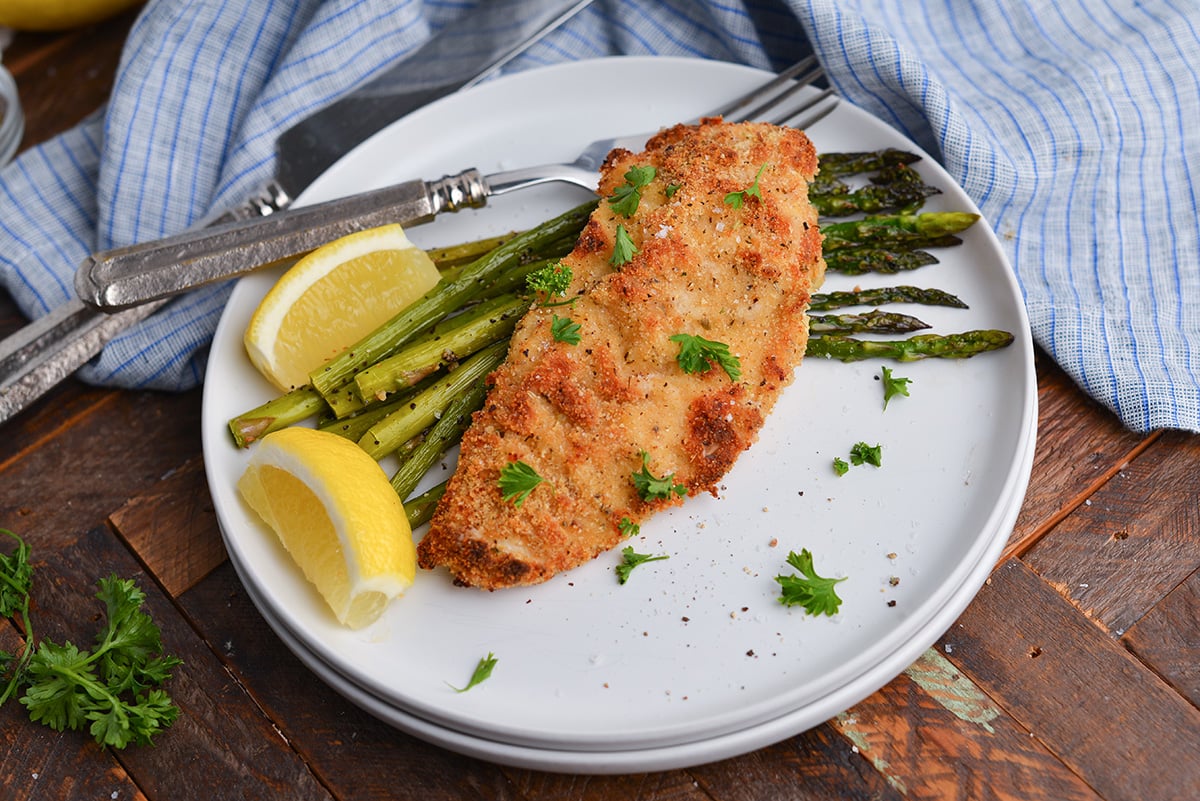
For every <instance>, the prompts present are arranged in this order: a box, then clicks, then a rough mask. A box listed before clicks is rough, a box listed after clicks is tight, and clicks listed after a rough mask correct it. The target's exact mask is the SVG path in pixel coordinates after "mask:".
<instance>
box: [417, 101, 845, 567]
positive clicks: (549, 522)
mask: <svg viewBox="0 0 1200 801" xmlns="http://www.w3.org/2000/svg"><path fill="white" fill-rule="evenodd" d="M647 167H653V168H654V169H653V172H652V173H651V172H650V171H648V170H646V169H645V168H647ZM633 168H637V169H636V170H634V171H632V172H631V170H632V169H633ZM816 169H817V157H816V152H815V150H814V149H813V146H812V144H811V143H810V141H809V140H808V138H807V137H806V136H805V135H804V134H803V133H801V132H799V131H796V130H792V129H787V128H781V127H777V126H772V125H768V124H765V123H724V122H721V121H720V120H716V119H713V120H705V121H703V122H702V123H701V124H699V125H697V126H682V125H680V126H675V127H673V128H670V129H667V130H664V131H662V132H661V133H659V134H658V135H657V136H655V137H654V138H652V139H651V140H650V141H649V142H648V143H647V145H646V149H645V151H644V152H642V153H636V154H635V153H630V152H628V151H623V150H618V151H614V152H613V153H611V154H610V155H609V157H608V160H607V161H606V163H605V165H604V167H603V168H602V170H601V180H600V189H599V192H600V195H601V196H602V197H603V198H606V199H605V200H601V202H600V204H599V206H598V208H597V210H596V211H595V213H594V214H593V215H592V217H591V219H590V220H589V222H588V224H587V226H586V228H585V230H584V232H583V234H582V236H581V237H580V239H579V242H578V244H577V246H576V248H575V250H574V251H573V252H572V253H571V254H570V255H569V256H567V257H565V258H564V259H563V260H562V261H563V263H564V264H565V265H568V266H569V267H570V268H571V270H572V274H573V280H572V283H571V286H570V289H569V290H568V297H569V298H573V299H574V302H573V303H571V304H570V305H550V304H546V303H543V304H539V305H535V306H534V307H533V308H532V309H531V311H530V312H529V313H528V314H527V315H526V316H525V318H524V319H523V320H522V321H521V323H520V324H519V325H518V327H517V330H516V332H515V333H514V335H513V338H512V344H511V346H510V349H509V353H508V357H507V360H506V361H505V363H504V364H503V365H502V366H501V367H500V368H498V369H497V370H496V371H495V372H494V373H493V374H492V376H491V377H490V378H489V381H490V383H491V387H490V390H489V394H488V397H487V400H486V402H485V404H484V407H483V408H482V409H481V410H480V411H479V412H477V413H476V414H475V417H474V420H473V422H472V424H471V427H470V428H469V429H468V431H467V432H466V434H465V435H464V437H463V441H462V446H461V452H460V456H459V462H458V468H457V469H456V471H455V473H454V475H453V476H452V477H451V479H450V481H449V484H448V486H447V488H446V492H445V495H444V496H443V498H442V500H441V502H440V503H439V505H438V509H437V512H436V514H435V515H434V518H433V520H432V522H431V524H430V529H429V532H428V534H427V535H426V536H425V537H424V538H423V539H422V541H421V542H420V544H419V547H418V555H419V563H420V565H421V566H422V567H424V568H434V567H439V566H444V567H446V568H448V569H449V571H450V573H451V575H453V577H454V578H455V580H456V581H457V582H459V583H460V584H465V585H470V586H475V587H480V588H485V589H497V588H501V587H509V586H516V585H524V584H534V583H538V582H541V581H545V580H546V579H549V578H550V577H552V576H554V575H555V574H557V573H559V572H561V571H564V570H568V569H570V568H573V567H576V566H577V565H580V564H582V563H584V562H586V561H588V560H590V559H592V558H594V557H595V556H597V555H598V554H600V553H602V552H604V551H607V550H609V549H611V548H613V547H614V546H615V545H617V544H618V543H620V542H621V541H622V539H623V538H624V535H623V529H627V528H628V525H629V524H638V523H640V522H641V521H643V520H644V519H645V518H647V517H648V516H649V515H651V514H653V513H654V512H656V511H659V510H660V509H663V508H666V507H668V506H671V505H674V504H678V503H681V502H682V501H683V498H684V497H685V496H687V495H695V494H698V493H703V492H709V493H712V494H714V495H715V494H716V493H717V488H718V483H719V482H720V480H721V478H722V477H723V476H724V475H725V474H726V473H727V472H728V471H729V469H730V468H731V467H732V466H733V464H734V461H735V460H736V459H737V458H738V456H739V455H740V454H741V453H742V451H744V450H746V449H747V448H748V447H750V445H751V444H752V443H753V442H754V440H755V438H756V436H757V434H758V431H759V430H760V428H761V427H762V424H763V421H764V419H765V417H766V416H767V414H768V413H769V412H770V410H771V408H772V406H773V405H774V403H775V401H776V399H777V398H778V396H779V393H780V392H781V391H782V390H783V388H784V387H785V386H786V385H787V384H788V383H789V382H790V381H791V379H792V375H793V372H794V370H795V368H796V367H797V366H798V365H799V364H800V361H801V358H802V357H803V355H804V350H805V346H806V343H807V341H808V324H807V316H806V311H807V307H808V302H809V295H810V293H811V291H812V290H813V289H814V288H815V287H817V286H819V285H820V283H821V281H822V280H823V277H824V267H825V265H824V261H823V260H822V258H821V236H820V233H819V232H818V229H817V214H816V211H815V210H814V209H813V207H812V205H811V204H810V203H809V201H808V182H809V181H810V180H811V179H812V177H813V175H814V174H815V172H816ZM647 176H652V177H651V178H650V180H648V181H647ZM643 184H644V185H643ZM631 192H633V193H640V200H639V201H638V203H637V208H636V211H633V212H632V213H631V214H628V216H626V213H625V212H628V211H629V208H628V206H627V205H625V204H620V203H614V202H611V201H610V200H608V199H607V198H620V197H622V196H627V195H629V194H630V193H631ZM618 239H620V240H621V241H620V242H618ZM614 249H615V251H614ZM614 252H616V257H615V258H614ZM624 256H628V260H627V261H623V257H624ZM557 300H561V298H560V299H557ZM564 320H565V321H566V322H564ZM574 326H578V328H577V329H575V328H574ZM556 333H557V334H558V336H557V337H556V336H555V334H556ZM566 334H574V336H571V335H566ZM705 343H707V344H705ZM723 350H727V353H722V351H723ZM730 357H732V358H730ZM514 465H520V466H523V468H528V470H527V476H528V475H529V474H535V475H534V480H535V481H536V479H537V478H540V479H541V480H540V482H539V483H536V486H533V487H532V489H530V491H529V492H528V493H527V494H524V495H523V496H520V495H514V496H512V497H510V498H509V499H507V500H506V499H505V491H504V490H503V489H502V483H503V482H502V481H501V479H502V476H504V475H506V474H507V473H508V472H510V471H512V470H513V469H514V467H513V466H514ZM525 486H528V483H527V484H526V485H525Z"/></svg>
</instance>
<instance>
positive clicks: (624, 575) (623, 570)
mask: <svg viewBox="0 0 1200 801" xmlns="http://www.w3.org/2000/svg"><path fill="white" fill-rule="evenodd" d="M621 555H622V559H621V564H619V565H617V567H616V570H617V581H618V582H619V583H621V584H624V583H625V582H626V581H628V580H629V574H630V573H631V572H632V571H633V569H634V568H635V567H637V566H638V565H641V564H645V563H646V562H659V561H662V560H663V559H669V558H670V557H669V556H666V555H665V554H664V555H663V556H651V555H650V554H648V553H634V552H633V546H632V545H626V546H625V547H624V548H622V549H621Z"/></svg>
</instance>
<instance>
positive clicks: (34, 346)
mask: <svg viewBox="0 0 1200 801" xmlns="http://www.w3.org/2000/svg"><path fill="white" fill-rule="evenodd" d="M590 3H591V0H543V1H542V2H540V3H539V4H538V6H537V10H536V11H534V12H532V13H530V12H529V11H526V9H532V8H533V6H531V5H530V4H528V3H522V4H521V6H520V8H521V10H522V12H523V13H521V14H516V5H515V2H513V1H512V0H488V2H485V3H482V4H481V6H480V9H478V11H477V12H474V13H472V14H469V15H467V16H466V17H464V18H463V20H462V21H461V22H458V23H455V24H453V25H450V26H447V27H446V28H444V29H443V30H442V31H439V33H438V34H437V35H436V36H435V37H433V38H431V39H430V40H429V42H427V43H426V44H425V45H423V47H422V48H421V49H420V50H419V51H418V52H416V53H414V54H413V55H412V56H411V57H410V58H408V59H405V61H403V62H402V63H401V64H400V65H398V66H397V67H396V68H393V70H391V71H389V72H388V73H385V75H383V76H381V77H380V78H378V79H376V80H375V81H372V82H371V83H368V84H366V85H365V86H363V87H361V88H360V89H358V90H356V91H355V92H353V93H351V94H350V95H348V96H347V97H346V98H344V99H343V101H339V103H342V102H344V103H345V106H339V105H338V103H335V104H333V105H332V106H330V107H329V108H328V109H326V110H325V111H324V112H318V113H317V115H315V116H321V117H322V120H319V121H316V122H314V123H313V125H312V126H311V127H305V122H301V123H299V124H298V125H297V127H299V128H301V131H300V132H299V133H297V134H294V135H293V136H294V138H292V139H289V141H291V142H293V144H289V145H284V144H280V145H279V156H280V158H279V167H277V180H276V181H272V182H271V184H270V185H269V186H268V187H264V188H263V189H262V190H261V191H260V192H259V193H256V196H255V197H253V198H251V200H250V201H249V202H248V203H246V204H243V205H242V206H240V207H238V208H237V209H234V210H232V211H230V212H225V213H223V214H220V215H219V216H216V217H213V218H208V219H205V220H202V221H200V222H199V223H197V226H196V227H204V226H223V225H229V226H230V227H236V226H235V225H233V223H234V222H235V221H237V220H244V219H248V218H257V219H258V220H259V221H261V219H262V217H263V216H265V215H268V214H271V213H272V212H275V211H277V210H279V209H283V208H286V207H287V206H289V205H290V204H291V202H292V197H293V196H294V194H298V193H299V192H300V191H302V190H303V189H304V188H306V187H307V186H308V184H309V183H311V181H312V180H314V179H315V178H316V177H317V176H318V175H319V174H320V172H321V171H322V169H323V168H322V167H321V166H320V165H321V164H325V165H326V166H328V165H329V164H332V162H333V161H335V160H336V158H337V157H340V155H343V154H344V153H346V152H349V151H350V150H351V149H353V148H354V147H355V146H356V145H358V144H359V143H361V142H362V141H364V140H365V139H366V138H367V137H369V136H370V135H371V134H373V133H375V132H376V131H378V130H379V129H380V128H381V127H383V125H386V124H387V123H389V122H392V121H394V120H396V119H399V118H400V117H401V116H403V115H404V114H406V113H408V112H409V111H412V110H414V109H415V108H418V107H420V106H421V105H424V104H425V103H428V102H429V101H430V100H432V99H435V98H436V97H440V96H442V95H446V94H449V93H451V92H453V91H456V90H457V89H459V88H462V87H464V86H469V85H472V84H473V83H476V82H478V81H481V80H483V79H484V78H486V77H487V76H488V75H490V74H492V73H493V72H495V71H496V70H497V69H499V68H500V67H502V66H503V65H504V64H505V63H507V62H508V61H510V60H512V59H513V58H514V57H516V56H517V55H519V54H520V53H521V52H523V51H524V50H526V49H527V48H528V47H529V46H531V45H532V44H534V43H535V42H537V41H539V40H540V39H541V38H542V37H543V36H545V35H546V34H547V33H548V32H550V31H552V30H554V29H555V28H557V27H559V26H561V25H562V24H563V23H564V22H566V21H567V20H569V19H570V18H571V17H573V16H574V15H575V14H576V13H578V12H579V11H581V10H582V9H583V8H585V7H586V6H588V5H589V4H590ZM504 13H506V14H507V16H504ZM514 15H515V17H516V18H514ZM518 22H519V23H520V24H514V23H518ZM477 26H479V27H477ZM467 29H469V30H470V31H471V32H472V33H477V32H480V31H483V32H486V31H494V32H495V36H494V38H493V42H494V44H495V46H494V47H493V48H492V49H491V52H489V53H488V56H490V59H488V60H486V61H485V62H484V63H483V64H482V65H481V64H480V63H479V62H475V63H473V64H470V65H468V64H465V63H464V64H463V66H462V67H461V68H456V69H454V70H453V71H452V72H451V73H449V74H450V75H452V76H454V77H452V78H451V79H449V80H448V81H447V79H446V75H445V74H443V75H442V76H441V81H440V82H438V83H434V84H430V85H422V86H420V87H419V88H418V89H415V90H414V92H413V93H412V94H406V89H405V87H406V86H409V84H408V83H407V81H408V79H407V75H408V70H410V69H411V68H412V67H413V65H415V64H425V63H428V62H432V61H438V60H439V59H440V58H441V57H442V55H444V54H447V53H450V54H453V53H455V52H456V51H455V40H456V39H461V37H462V36H463V35H464V34H465V32H466V30H467ZM426 48H430V50H429V51H428V53H433V54H434V55H435V57H433V58H430V57H427V56H428V53H427V52H426ZM460 61H461V60H460ZM427 79H428V76H427ZM373 101H376V102H377V103H378V104H381V105H386V106H387V107H388V109H389V110H388V112H387V113H385V114H383V115H382V119H383V122H382V123H381V122H380V119H381V117H380V116H378V115H374V114H369V113H367V111H365V109H370V108H372V107H373V105H374V104H375V103H373ZM351 106H352V107H353V108H354V113H355V114H357V115H359V117H360V118H361V119H363V120H364V124H363V127H361V128H356V129H353V130H351V129H349V128H346V127H344V126H343V127H341V128H340V129H339V130H338V131H337V132H336V134H329V135H328V136H320V137H319V138H322V139H323V140H324V143H325V144H327V145H332V146H333V149H332V150H329V149H326V150H325V151H324V153H323V155H321V156H320V157H314V159H313V160H312V162H311V163H307V164H306V163H302V162H300V161H297V160H296V157H295V156H294V155H293V154H294V153H295V152H296V151H295V150H294V149H293V148H300V147H302V146H303V144H304V142H305V141H306V140H307V139H309V138H311V137H312V136H314V134H313V132H314V131H318V132H319V131H325V130H327V126H328V123H327V120H328V119H329V118H332V117H337V116H339V115H342V116H345V117H347V118H349V117H350V116H351V115H349V114H346V113H345V112H344V111H341V109H344V108H350V107H351ZM389 117H390V118H389ZM285 136H286V133H285ZM339 149H340V152H339ZM278 179H282V180H283V181H286V182H288V184H283V183H280V180H278ZM285 185H290V189H291V194H289V193H288V191H287V190H286V189H284V186H285ZM165 302H166V301H165V300H160V301H155V302H152V303H147V304H144V305H140V306H137V307H135V308H131V309H128V310H125V311H121V312H118V313H116V314H110V313H105V312H101V311H97V310H96V309H95V308H94V307H93V306H88V305H85V304H84V303H82V302H81V301H79V300H77V299H74V300H70V301H68V302H67V303H65V304H63V305H62V306H60V307H59V308H57V309H55V310H54V311H53V312H51V313H50V314H48V315H46V316H44V317H41V318H39V319H37V320H35V321H34V322H31V323H29V324H28V325H26V326H25V327H24V328H22V329H20V330H19V331H17V332H16V333H15V334H13V335H11V336H9V337H7V338H5V339H4V340H3V341H0V423H4V422H5V421H7V420H8V419H10V418H11V417H13V416H14V415H16V414H17V413H19V412H20V411H22V410H23V409H25V408H27V407H28V406H29V405H30V404H32V403H33V402H34V401H36V400H37V399H38V398H40V397H42V396H43V395H44V394H45V393H46V392H48V391H49V390H50V389H51V388H53V387H54V386H56V385H57V384H58V383H60V382H61V381H63V380H64V379H65V378H67V377H68V376H70V375H71V374H73V373H74V372H75V371H76V370H78V369H79V368H80V367H82V366H83V365H84V364H86V363H87V362H88V361H89V360H90V359H92V358H93V357H95V356H96V355H97V354H98V353H100V351H101V350H102V349H103V348H104V346H105V344H107V343H108V342H109V341H110V340H111V339H112V338H113V337H115V336H117V335H118V334H120V333H121V332H123V331H125V330H126V329H128V328H130V327H132V326H133V325H134V324H135V323H137V322H139V321H141V320H143V319H145V318H146V317H148V316H149V315H150V314H151V313H153V312H154V311H155V310H157V309H158V308H160V307H161V306H162V305H163V304H164V303H165Z"/></svg>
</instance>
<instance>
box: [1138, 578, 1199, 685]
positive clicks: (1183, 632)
mask: <svg viewBox="0 0 1200 801" xmlns="http://www.w3.org/2000/svg"><path fill="white" fill-rule="evenodd" d="M1123 642H1124V643H1125V645H1126V646H1127V647H1128V648H1129V649H1130V650H1131V651H1133V653H1135V654H1136V655H1137V656H1138V658H1139V659H1141V660H1142V661H1143V662H1145V663H1146V664H1147V665H1149V666H1150V668H1151V669H1153V670H1154V671H1155V672H1156V673H1158V675H1160V676H1162V677H1163V679H1164V680H1165V681H1166V682H1167V683H1168V684H1170V685H1171V686H1172V687H1174V688H1175V689H1176V690H1177V691H1179V692H1180V693H1181V694H1182V695H1183V696H1184V697H1185V698H1187V699H1188V700H1189V701H1191V702H1192V703H1193V704H1194V705H1196V706H1198V707H1200V571H1197V572H1194V573H1192V574H1191V575H1190V576H1188V577H1187V579H1186V580H1184V582H1183V583H1182V584H1180V585H1179V586H1178V587H1176V588H1175V589H1173V590H1172V591H1171V592H1170V593H1169V594H1168V595H1167V597H1166V598H1164V599H1163V600H1162V602H1161V603H1159V604H1157V605H1156V606H1155V607H1154V608H1153V609H1151V610H1150V611H1149V612H1148V613H1146V615H1145V616H1144V617H1142V619H1141V620H1139V621H1138V622H1137V623H1135V624H1134V625H1133V627H1132V628H1130V629H1129V631H1127V632H1126V633H1125V636H1124V638H1123Z"/></svg>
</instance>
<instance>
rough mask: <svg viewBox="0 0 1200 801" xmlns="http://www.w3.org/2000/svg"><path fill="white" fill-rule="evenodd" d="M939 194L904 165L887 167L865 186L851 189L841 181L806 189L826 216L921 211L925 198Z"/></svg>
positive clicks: (813, 201) (818, 210)
mask: <svg viewBox="0 0 1200 801" xmlns="http://www.w3.org/2000/svg"><path fill="white" fill-rule="evenodd" d="M940 192H941V190H940V189H938V188H937V187H935V186H930V185H929V184H927V183H925V182H924V181H922V180H921V176H920V174H919V173H917V171H916V170H914V169H912V168H911V167H906V166H904V165H902V164H901V165H897V166H895V167H889V168H887V169H885V170H883V171H882V172H880V173H879V174H878V175H877V176H875V177H874V178H873V179H872V181H871V183H870V184H869V185H867V186H863V187H860V188H858V189H854V190H851V189H850V187H849V186H847V185H846V184H843V183H841V182H840V181H838V182H835V183H833V184H829V185H824V186H818V187H816V188H815V189H814V188H811V187H810V189H809V194H808V197H809V200H810V201H811V202H812V204H813V206H814V207H815V208H816V209H817V212H818V213H819V214H821V215H823V216H826V217H847V216H849V215H851V214H856V213H859V212H865V213H867V214H877V213H879V212H883V211H899V210H909V209H916V208H920V207H921V205H922V204H923V203H924V202H925V199H926V198H928V197H930V196H931V195H936V194H939V193H940Z"/></svg>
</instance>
